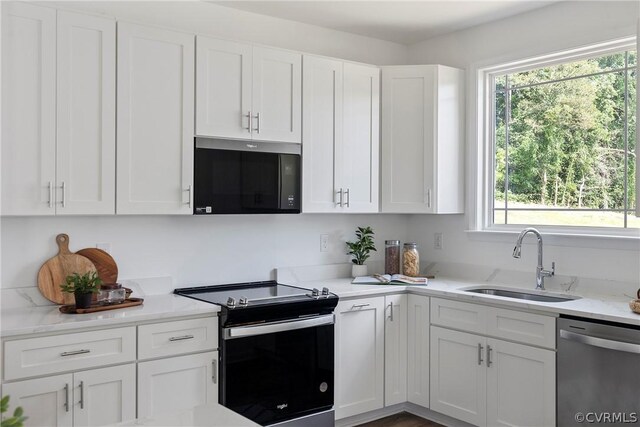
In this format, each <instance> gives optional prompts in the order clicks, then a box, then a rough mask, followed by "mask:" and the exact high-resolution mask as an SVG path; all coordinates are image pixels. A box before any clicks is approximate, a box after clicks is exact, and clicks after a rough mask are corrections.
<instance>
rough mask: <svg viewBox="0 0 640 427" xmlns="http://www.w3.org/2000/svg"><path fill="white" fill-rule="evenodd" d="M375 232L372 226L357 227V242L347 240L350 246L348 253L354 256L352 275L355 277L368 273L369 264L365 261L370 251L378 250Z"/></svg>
mask: <svg viewBox="0 0 640 427" xmlns="http://www.w3.org/2000/svg"><path fill="white" fill-rule="evenodd" d="M373 234H374V233H373V230H372V229H371V227H358V228H357V229H356V237H357V240H356V241H355V242H347V247H348V248H349V252H347V255H351V256H352V259H351V262H353V266H351V275H352V276H353V277H358V276H366V275H367V266H366V265H364V263H365V261H366V260H367V259H368V258H369V256H370V255H369V253H370V252H371V251H375V250H376V246H375V244H374V242H373Z"/></svg>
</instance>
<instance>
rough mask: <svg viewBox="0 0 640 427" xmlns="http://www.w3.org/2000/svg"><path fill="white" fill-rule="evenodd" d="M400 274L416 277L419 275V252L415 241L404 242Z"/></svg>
mask: <svg viewBox="0 0 640 427" xmlns="http://www.w3.org/2000/svg"><path fill="white" fill-rule="evenodd" d="M402 274H404V275H405V276H411V277H417V276H419V275H420V254H419V253H418V245H417V244H416V243H405V244H404V248H403V249H402Z"/></svg>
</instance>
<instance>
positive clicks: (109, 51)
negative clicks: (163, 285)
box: [56, 12, 116, 215]
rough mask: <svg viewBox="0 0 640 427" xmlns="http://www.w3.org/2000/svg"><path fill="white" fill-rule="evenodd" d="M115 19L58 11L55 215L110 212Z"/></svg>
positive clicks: (112, 197)
mask: <svg viewBox="0 0 640 427" xmlns="http://www.w3.org/2000/svg"><path fill="white" fill-rule="evenodd" d="M115 103H116V23H115V21H113V20H110V19H103V18H97V17H93V16H85V15H79V14H76V13H68V12H59V13H58V100H57V124H58V130H57V132H58V137H57V173H56V176H57V185H58V186H59V188H60V189H59V190H58V197H57V200H58V201H59V203H58V204H57V207H56V212H57V213H58V214H103V215H106V214H114V213H115V203H116V176H115V174H116V134H115V133H116V105H115Z"/></svg>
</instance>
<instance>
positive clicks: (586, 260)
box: [409, 1, 640, 282]
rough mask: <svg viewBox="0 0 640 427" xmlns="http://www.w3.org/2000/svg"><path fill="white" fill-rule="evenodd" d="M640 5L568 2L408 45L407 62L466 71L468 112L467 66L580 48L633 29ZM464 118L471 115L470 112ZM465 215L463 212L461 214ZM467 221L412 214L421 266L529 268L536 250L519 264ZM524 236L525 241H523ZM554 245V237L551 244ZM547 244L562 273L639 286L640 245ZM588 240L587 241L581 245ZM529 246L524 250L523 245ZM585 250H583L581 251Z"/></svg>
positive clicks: (502, 243) (508, 243) (471, 140)
mask: <svg viewBox="0 0 640 427" xmlns="http://www.w3.org/2000/svg"><path fill="white" fill-rule="evenodd" d="M639 4H640V2H636V1H627V2H613V1H593V2H591V1H569V2H561V3H557V4H554V5H551V6H547V7H544V8H541V9H537V10H534V11H531V12H527V13H525V14H522V15H518V16H514V17H511V18H508V19H505V20H501V21H496V22H493V23H491V24H485V25H481V26H477V27H474V28H471V29H467V30H464V31H459V32H456V33H451V34H448V35H444V36H441V37H437V38H434V39H431V40H428V41H424V42H421V43H417V44H415V45H412V46H410V47H409V61H410V63H413V64H427V63H439V64H444V65H450V66H454V67H459V68H464V69H466V70H467V73H468V74H469V75H468V79H467V80H468V82H469V83H470V84H469V86H470V88H469V92H468V94H467V96H468V99H467V103H468V105H469V106H470V107H471V109H470V112H472V113H473V112H474V110H473V104H472V102H473V101H472V100H473V99H474V94H475V87H474V78H473V76H472V75H471V73H472V69H473V68H474V67H476V66H478V65H482V66H487V65H490V64H499V63H501V62H505V61H513V60H518V59H526V58H527V57H531V56H537V55H542V54H548V53H552V52H556V51H561V50H565V49H569V48H575V47H580V46H585V45H589V44H593V43H598V42H603V41H607V40H612V39H616V38H621V37H625V36H629V35H634V34H635V32H636V22H637V19H638V14H639V13H638V6H639ZM468 117H470V118H471V117H474V115H473V114H468ZM473 131H474V127H473V120H472V119H470V120H469V126H468V130H467V133H468V135H467V155H468V157H469V158H468V159H467V166H468V167H467V169H468V179H467V194H468V193H469V191H470V188H473V184H474V183H473V181H472V180H473V177H472V173H471V170H472V169H471V168H470V166H471V165H472V164H473V161H474V159H473V158H472V157H473V156H475V154H474V150H473V147H474V145H475V144H476V143H477V142H476V137H475V132H473ZM467 210H469V209H467ZM467 228H468V221H467V220H466V219H465V217H464V216H463V215H446V216H438V217H436V216H417V215H416V216H413V217H411V219H410V220H409V230H410V232H411V233H412V234H413V235H414V236H415V238H416V240H417V241H418V243H419V244H420V246H421V248H422V252H421V255H422V259H423V260H424V261H425V263H427V262H433V261H448V262H456V263H467V264H476V265H491V266H495V267H498V268H504V269H509V270H522V271H531V272H533V271H534V268H535V265H536V250H535V247H534V246H533V245H531V247H525V248H524V249H523V251H522V252H523V253H522V259H520V260H516V259H514V258H512V256H511V252H512V250H513V245H514V242H515V236H512V237H507V238H504V239H491V240H489V239H482V237H478V236H477V235H472V234H469V233H466V232H465V230H466V229H467ZM434 232H443V233H444V248H443V249H442V250H435V249H434V248H433V233H434ZM528 240H529V239H527V241H528ZM556 242H558V240H557V239H556ZM560 243H561V244H562V245H563V246H558V245H554V242H553V239H547V243H545V267H549V266H550V262H551V261H556V263H557V270H558V273H559V274H562V275H577V276H581V277H594V278H601V279H611V280H619V281H628V282H639V281H640V245H638V244H636V245H635V247H634V245H629V244H626V245H625V248H626V249H621V250H617V249H612V247H616V246H617V245H616V244H615V243H612V242H611V241H606V242H602V245H601V246H600V247H598V246H599V245H598V243H597V242H595V243H594V241H593V240H589V239H587V240H584V239H583V240H578V239H575V240H567V239H564V240H561V241H560ZM585 243H586V244H585ZM527 246H529V245H527ZM587 246H588V247H587Z"/></svg>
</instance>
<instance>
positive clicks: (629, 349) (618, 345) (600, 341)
mask: <svg viewBox="0 0 640 427" xmlns="http://www.w3.org/2000/svg"><path fill="white" fill-rule="evenodd" d="M560 337H561V338H564V339H566V340H569V341H575V342H579V343H580V344H586V345H591V346H594V347H600V348H606V349H609V350H616V351H624V352H626V353H636V354H640V344H633V343H630V342H623V341H614V340H608V339H605V338H597V337H592V336H590V335H583V334H576V333H575V332H571V331H566V330H564V329H560Z"/></svg>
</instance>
